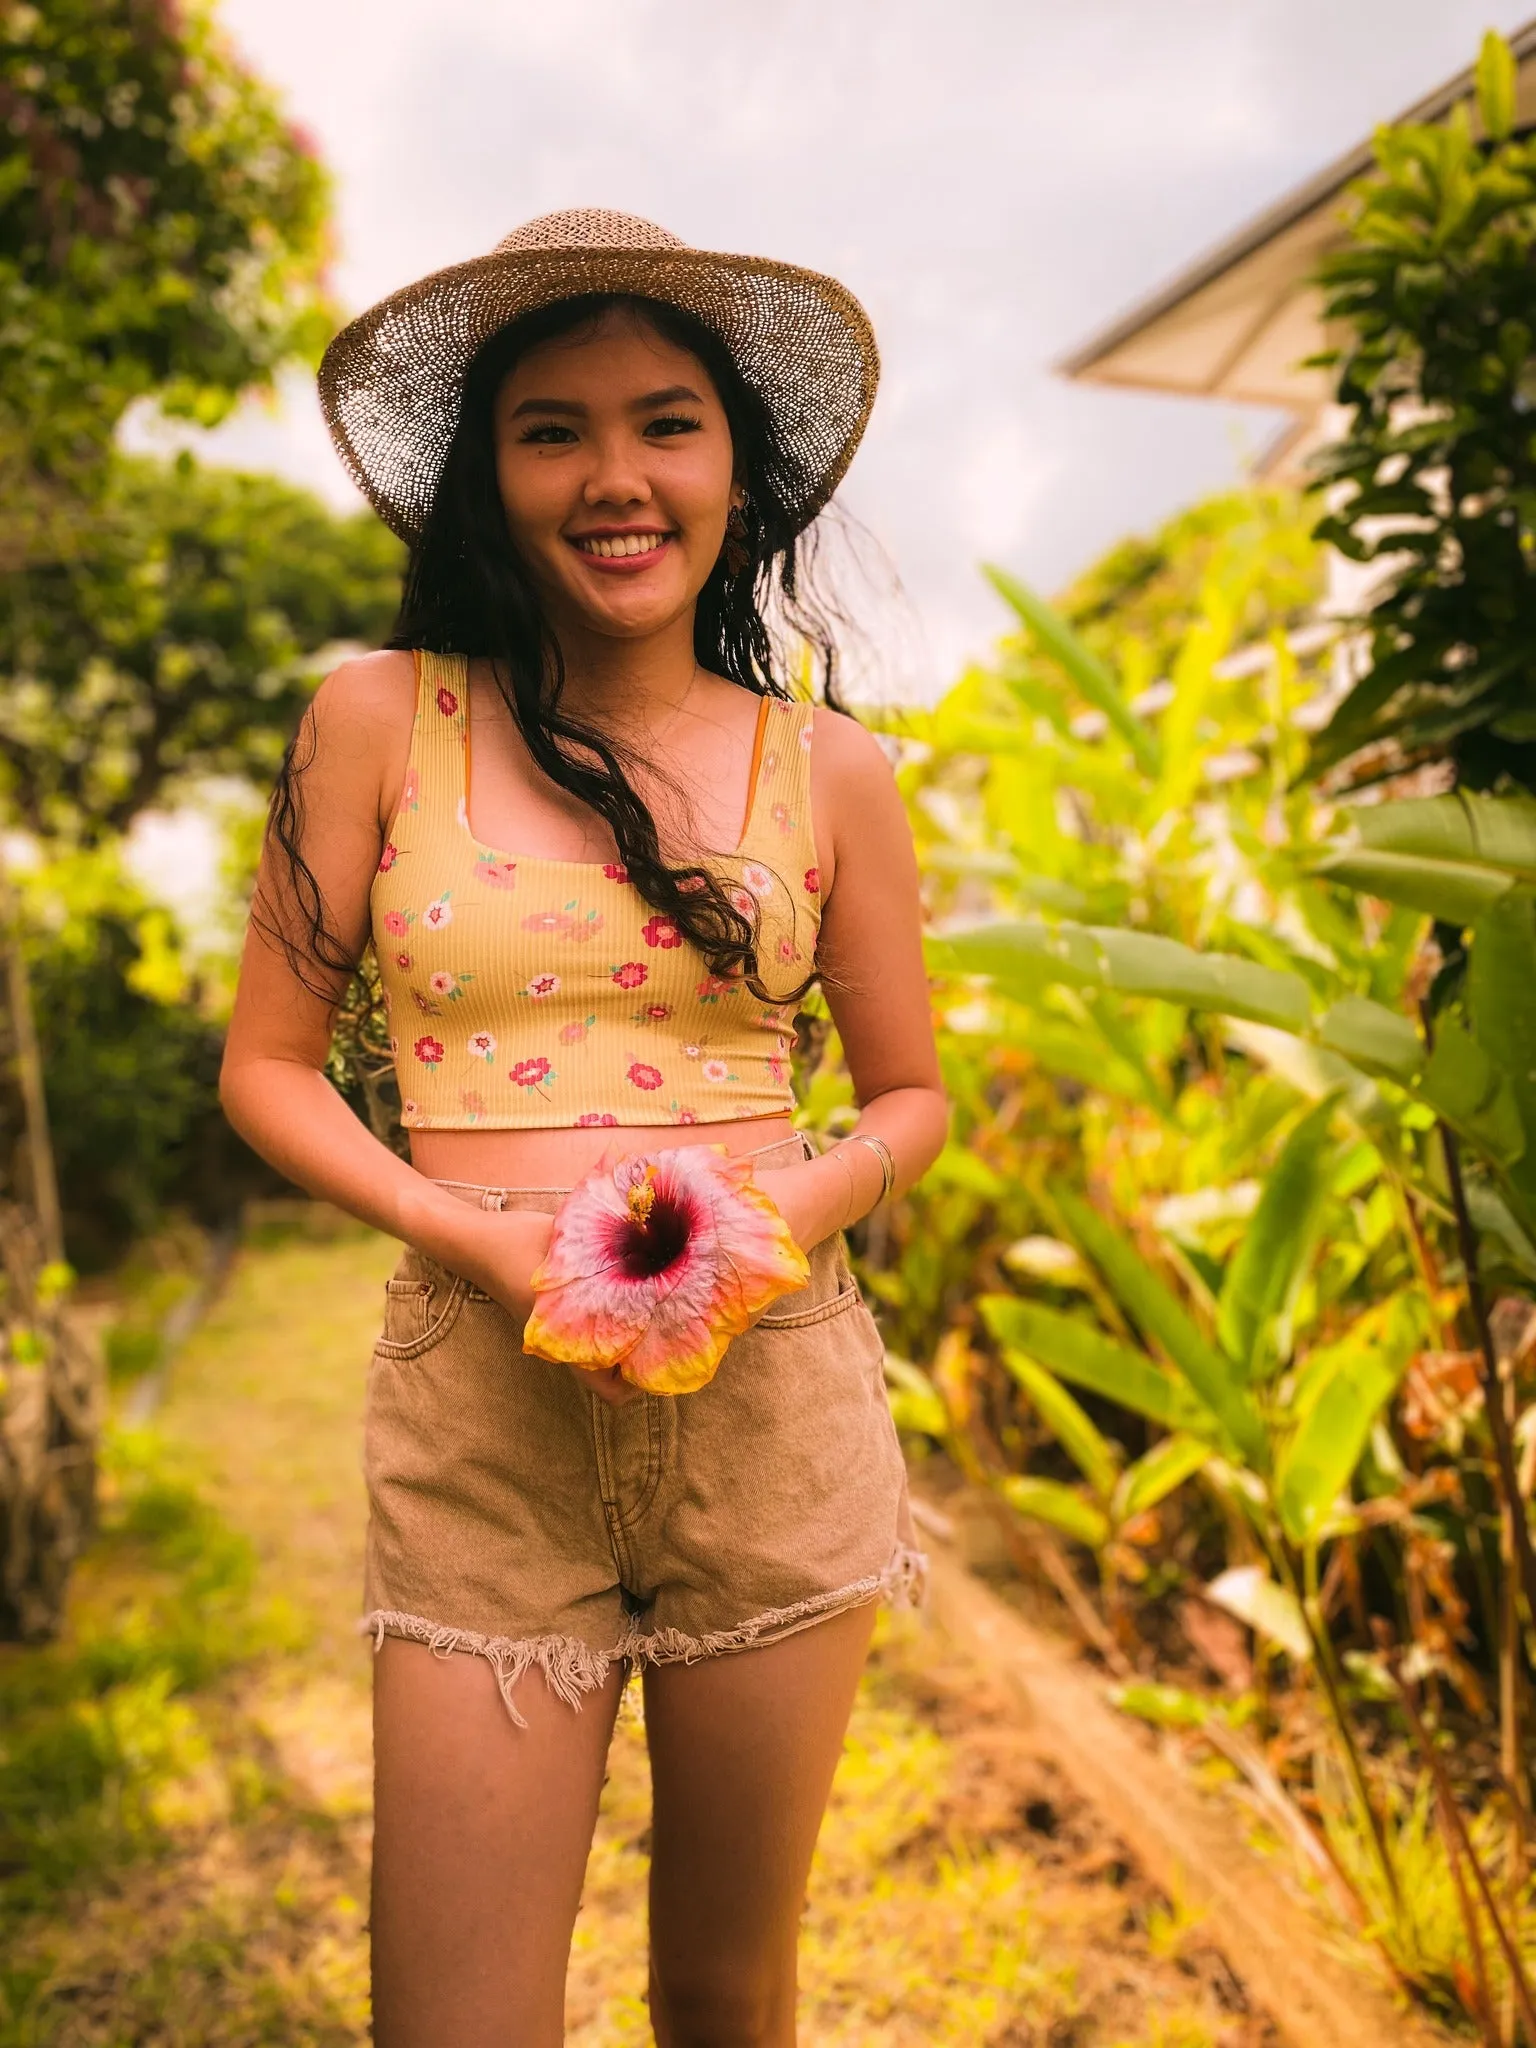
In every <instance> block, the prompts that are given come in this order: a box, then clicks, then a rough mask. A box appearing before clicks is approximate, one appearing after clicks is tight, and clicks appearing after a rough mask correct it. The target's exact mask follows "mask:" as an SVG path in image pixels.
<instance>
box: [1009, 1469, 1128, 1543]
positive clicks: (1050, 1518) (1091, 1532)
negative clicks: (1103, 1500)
mask: <svg viewBox="0 0 1536 2048" xmlns="http://www.w3.org/2000/svg"><path fill="white" fill-rule="evenodd" d="M997 1490H998V1492H999V1493H1000V1494H1001V1496H1002V1497H1003V1499H1004V1500H1005V1501H1007V1503H1008V1505H1009V1507H1011V1508H1012V1509H1013V1511H1014V1512H1015V1514H1020V1515H1028V1516H1029V1517H1030V1519H1031V1520H1032V1521H1036V1522H1048V1523H1049V1524H1050V1525H1051V1527H1052V1528H1053V1529H1059V1530H1060V1531H1061V1532H1062V1534H1063V1535H1064V1536H1070V1537H1072V1538H1073V1540H1074V1541H1075V1542H1078V1543H1084V1544H1086V1545H1087V1546H1088V1548H1089V1549H1090V1550H1102V1549H1103V1547H1104V1545H1105V1544H1106V1543H1107V1542H1108V1541H1109V1536H1110V1529H1109V1517H1108V1516H1107V1515H1106V1514H1105V1513H1104V1512H1103V1510H1102V1509H1100V1508H1096V1507H1095V1506H1094V1504H1093V1502H1092V1501H1091V1500H1085V1499H1084V1498H1083V1496H1082V1494H1080V1493H1079V1492H1077V1490H1076V1489H1075V1488H1074V1487H1071V1486H1063V1485H1062V1484H1061V1483H1060V1481H1059V1480H1055V1479H1029V1478H1025V1477H1022V1476H1015V1477H1014V1478H1012V1479H1003V1480H1000V1481H999V1482H998V1489H997Z"/></svg>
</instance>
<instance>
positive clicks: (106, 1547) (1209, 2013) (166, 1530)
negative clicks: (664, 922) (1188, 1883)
mask: <svg viewBox="0 0 1536 2048" xmlns="http://www.w3.org/2000/svg"><path fill="white" fill-rule="evenodd" d="M396 1251H397V1247H396V1246H394V1245H393V1244H392V1243H390V1242H388V1241H386V1240H383V1239H380V1238H377V1237H373V1236H371V1235H365V1234H363V1233H361V1232H356V1233H351V1234H344V1235H342V1236H340V1237H338V1238H336V1239H335V1240H334V1241H332V1242H327V1243H317V1242H310V1241H307V1240H303V1239H299V1238H289V1239H286V1240H283V1239H278V1240H276V1241H271V1242H267V1243H264V1244H261V1243H256V1244H252V1245H250V1246H249V1247H247V1249H246V1250H245V1251H244V1252H243V1253H242V1254H241V1256H240V1258H239V1260H238V1261H237V1263H236V1266H235V1268H234V1271H233V1273H232V1275H231V1278H230V1280H229V1283H228V1285H227V1287H226V1289H225V1291H224V1293H223V1296H222V1298H221V1300H220V1301H219V1303H218V1304H217V1305H216V1307H215V1308H214V1310H213V1312H212V1313H211V1314H210V1315H209V1316H208V1318H207V1320H206V1321H205V1322H204V1323H203V1324H202V1326H201V1327H200V1329H199V1330H198V1332H197V1333H196V1335H195V1336H194V1338H193V1339H192V1341H191V1342H190V1343H189V1345H188V1346H187V1348H186V1349H185V1350H184V1351H183V1352H182V1353H181V1354H180V1356H179V1357H178V1358H177V1360H176V1363H175V1366H174V1368H173V1372H172V1378H171V1388H170V1393H169V1396H168V1398H167V1400H166V1402H165V1404H164V1405H163V1407H162V1408H161V1410H160V1411H159V1413H158V1415H157V1416H156V1418H155V1426H154V1428H153V1430H152V1431H147V1432H142V1433H138V1434H119V1435H117V1436H116V1437H115V1438H114V1439H113V1442H112V1444H111V1446H110V1450H109V1456H108V1469H107V1474H106V1478H105V1483H104V1509H105V1512H104V1526H103V1530H102V1534H101V1537H100V1539H99V1541H98V1542H97V1544H96V1546H95V1548H94V1550H93V1552H92V1554H91V1555H90V1557H89V1558H88V1559H87V1560H86V1562H85V1564H84V1566H83V1568H82V1569H81V1571H80V1572H79V1574H78V1576H77V1581H76V1584H75V1587H74V1591H73V1596H72V1603H71V1611H70V1618H69V1625H68V1628H67V1631H66V1633H65V1635H64V1637H63V1638H62V1639H61V1641H60V1642H59V1643H57V1644H56V1645H53V1646H51V1647H49V1648H47V1649H43V1650H20V1649H14V1648H11V1649H5V1650H0V2048H87V2044H89V2048H255V2044H273V2048H278V2044H281V2048H344V2044H353V2043H359V2042H365V2041H367V2039H368V1980H367V1936H366V1927H365V1921H366V1910H367V1903H366V1902H367V1889H368V1854H369V1791H370V1760H369V1726H368V1723H369V1716H368V1685H369V1656H370V1652H369V1649H368V1646H367V1644H366V1643H365V1642H363V1641H361V1640H360V1639H359V1638H358V1637H357V1636H356V1634H355V1633H354V1628H353V1623H354V1617H355V1616H356V1614H357V1611H358V1606H359V1599H360V1592H361V1583H362V1540H363V1521H364V1500H363V1489H362V1480H361V1476H360V1471H359V1446H360V1427H359V1418H360V1413H361V1402H362V1387H363V1377H364V1373H365V1370H366V1367H367V1361H368V1354H369V1348H370V1344H371V1341H372V1338H373V1335H374V1334H375V1332H376V1330H377V1327H378V1322H379V1311H380V1303H381V1297H382V1290H383V1282H384V1280H385V1277H386V1275H387V1274H388V1273H389V1271H390V1270H391V1268H392V1266H393V1264H394V1260H395V1256H396ZM638 1705H639V1689H638V1686H632V1687H631V1688H630V1690H629V1693H628V1695H627V1697H626V1704H625V1707H624V1710H623V1712H622V1714H621V1716H620V1720H619V1725H618V1727H617V1730H616V1732H615V1736H614V1742H613V1748H612V1752H611V1755H610V1767H609V1776H608V1781H607V1785H606V1788H605V1791H604V1795H603V1803H602V1813H601V1817H600V1820H599V1825H598V1833H597V1838H596V1841H595V1843H594V1845H593V1851H592V1857H591V1861H590V1864H589V1866H588V1872H587V1883H586V1890H585V1894H584V1897H583V1902H582V1909H581V1913H580V1916H579V1918H578V1921H577V1927H576V1934H575V1941H574V1945H573V1950H572V1957H571V1968H570V1976H569V1983H568V1993H567V2039H568V2041H570V2042H571V2043H574V2044H579V2048H631V2044H633V2048H644V2044H646V2043H649V2042H650V2040H651V2033H650V2027H649V2024H648V2021H647V2017H646V2008H645V2002H644V1990H645V1873H646V1843H647V1839H648V1829H649V1819H650V1814H649V1779H648V1773H647V1766H646V1755H645V1737H644V1729H643V1726H642V1724H641V1720H640V1716H639V1712H638ZM800 1978H801V1989H802V1999H801V2020H800V2030H801V2039H802V2042H803V2043H805V2044H807V2048H932V2044H934V2043H954V2044H957V2048H959V2044H963V2048H983V2044H986V2048H1267V2044H1270V2043H1272V2042H1274V2041H1275V2039H1276V2038H1277V2037H1276V2036H1275V2035H1274V2034H1273V2032H1272V2030H1271V2028H1270V2026H1269V2024H1268V2022H1267V2021H1265V2020H1264V2019H1263V2018H1262V2016H1260V2015H1257V2014H1252V2013H1250V2012H1249V2011H1248V2010H1247V2007H1246V2001H1245V1999H1244V1995H1243V1991H1242V1986H1241V1984H1240V1983H1239V1981H1238V1979H1237V1978H1236V1977H1235V1976H1234V1975H1233V1973H1232V1971H1231V1970H1230V1968H1228V1966H1227V1964H1226V1963H1225V1962H1224V1961H1223V1960H1222V1958H1221V1957H1220V1956H1218V1955H1216V1954H1215V1953H1214V1952H1213V1951H1212V1950H1211V1949H1210V1948H1209V1947H1208V1946H1207V1945H1205V1944H1204V1943H1203V1941H1202V1938H1201V1932H1200V1928H1199V1926H1198V1924H1194V1923H1192V1922H1191V1920H1190V1918H1189V1916H1188V1915H1186V1914H1184V1913H1183V1912H1181V1911H1180V1909H1179V1907H1178V1904H1177V1902H1170V1901H1168V1900H1167V1899H1164V1898H1162V1897H1160V1896H1159V1895H1158V1894H1157V1893H1156V1892H1155V1891H1154V1890H1153V1889H1152V1888H1151V1887H1150V1886H1148V1885H1147V1884H1146V1883H1145V1882H1144V1881H1143V1880H1142V1879H1141V1878H1140V1877H1139V1875H1138V1874H1137V1873H1136V1872H1135V1871H1134V1870H1132V1869H1130V1868H1129V1867H1128V1865H1127V1862H1126V1859H1125V1857H1124V1856H1123V1854H1122V1853H1121V1851H1120V1849H1119V1846H1118V1845H1117V1844H1116V1843H1115V1842H1114V1841H1113V1840H1112V1839H1110V1838H1108V1837H1106V1836H1105V1835H1104V1833H1103V1831H1102V1829H1101V1828H1100V1826H1099V1824H1098V1823H1097V1822H1096V1820H1095V1819H1094V1817H1093V1816H1092V1815H1091V1814H1090V1813H1088V1812H1087V1811H1086V1810H1085V1809H1084V1808H1083V1807H1082V1806H1081V1805H1080V1804H1079V1803H1078V1802H1076V1801H1075V1800H1074V1798H1073V1797H1072V1795H1071V1794H1070V1792H1069V1791H1068V1790H1067V1788H1065V1787H1064V1786H1063V1785H1062V1783H1061V1782H1060V1781H1059V1779H1058V1778H1057V1777H1056V1776H1055V1775H1054V1773H1053V1772H1052V1770H1051V1769H1050V1767H1049V1766H1048V1765H1047V1764H1046V1763H1044V1762H1043V1761H1042V1760H1041V1759H1040V1758H1039V1757H1037V1756H1036V1755H1035V1754H1034V1753H1033V1751H1032V1748H1031V1744H1030V1740H1029V1736H1028V1733H1027V1730H1025V1729H1023V1728H1021V1727H1020V1725H1019V1722H1018V1715H1017V1710H1016V1709H1015V1708H1014V1707H1013V1705H1012V1704H1011V1702H1010V1700H1009V1699H1008V1697H1007V1696H1005V1695H1004V1694H1003V1693H1002V1692H1001V1691H1000V1690H999V1689H998V1688H997V1687H996V1686H995V1684H994V1683H993V1682H992V1681H991V1680H990V1679H989V1677H988V1676H987V1674H986V1673H985V1672H984V1671H981V1670H979V1669H977V1668H976V1667H974V1666H972V1665H969V1664H967V1663H965V1662H963V1661H962V1660H960V1659H958V1658H957V1657H956V1655H955V1654H954V1652H953V1651H952V1649H951V1648H950V1647H949V1646H948V1645H947V1644H946V1643H945V1642H944V1641H943V1640H942V1638H940V1637H939V1636H938V1635H937V1634H936V1632H934V1631H933V1630H932V1628H931V1627H930V1626H929V1625H928V1624H927V1623H926V1622H925V1621H924V1620H923V1619H921V1618H920V1617H916V1616H912V1615H907V1614H893V1613H890V1612H885V1613H882V1615H881V1616H880V1619H879V1623H878V1626H877V1630H876V1636H875V1644H874V1648H873V1651H872V1653H871V1657H870V1661H869V1665H868V1669H867V1672H866V1676H865V1680H864V1684H863V1687H862V1689H861V1693H860V1696H859V1700H858V1704H857V1706H856V1709H855V1712H854V1717H853V1721H852V1725H851V1727H850V1729H849V1734H848V1740H847V1746H846V1750H845V1753H844V1757H843V1761H842V1764H841V1767H840V1769H839V1773H838V1777H837V1782H836V1784H835V1786H834V1790H833V1797H832V1805H831V1808H830V1810H829V1813H828V1818H827V1822H826V1825H825V1827H824V1829H823V1833H822V1839H821V1844H820V1847H819V1849H818V1853H817V1860H816V1866H815V1870H814V1872H813V1875H812V1880H811V1887H810V1897H809V1901H808V1904H807V1908H806V1915H805V1923H804V1936H803V1942H802V1952H801V1972H800ZM444 2048H450V2044H444Z"/></svg>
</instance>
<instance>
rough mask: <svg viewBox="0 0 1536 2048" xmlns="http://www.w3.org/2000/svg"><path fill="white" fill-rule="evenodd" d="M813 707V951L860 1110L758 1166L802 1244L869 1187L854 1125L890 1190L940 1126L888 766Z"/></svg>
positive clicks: (918, 950)
mask: <svg viewBox="0 0 1536 2048" xmlns="http://www.w3.org/2000/svg"><path fill="white" fill-rule="evenodd" d="M815 718H816V724H815V731H814V734H813V746H812V749H811V764H812V766H811V809H812V818H813V823H814V829H815V836H816V854H817V866H818V868H819V870H820V878H821V884H822V918H821V935H820V939H819V941H818V944H817V948H816V958H817V963H818V966H819V968H820V971H821V978H822V992H823V994H824V995H825V997H826V999H827V1007H828V1009H829V1010H830V1011H831V1013H832V1021H833V1023H834V1024H835V1025H836V1026H837V1031H838V1036H839V1037H840V1039H841V1040H842V1046H843V1057H844V1058H845V1060H846V1061H847V1064H848V1072H849V1075H850V1077H851V1079H852V1081H853V1092H854V1100H855V1101H856V1102H857V1103H858V1105H859V1120H858V1123H857V1124H856V1125H855V1126H854V1131H853V1133H852V1134H851V1135H850V1136H849V1137H847V1138H844V1139H842V1140H840V1141H839V1143H838V1144H836V1145H834V1146H832V1147H831V1149H830V1150H829V1151H826V1152H824V1153H822V1154H821V1156H820V1157H819V1158H817V1159H810V1160H807V1161H806V1162H805V1163H804V1164H803V1165H800V1166H791V1167H786V1168H781V1169H780V1170H779V1171H777V1172H766V1173H762V1174H759V1175H758V1176H757V1178H758V1180H759V1182H760V1184H761V1185H762V1187H763V1188H764V1190H765V1191H766V1192H767V1193H768V1194H769V1195H771V1197H772V1198H773V1201H774V1202H775V1204H776V1205H777V1207H778V1208H779V1210H780V1212H781V1213H782V1215H783V1216H784V1219H785V1221H786V1222H787V1223H788V1225H789V1227H790V1230H791V1232H792V1233H793V1235H794V1238H795V1240H796V1242H797V1243H798V1244H800V1245H802V1246H804V1247H807V1248H808V1247H810V1246H811V1245H813V1244H818V1243H819V1242H820V1241H821V1239H822V1238H824V1237H828V1236H830V1235H831V1233H832V1232H833V1231H835V1230H839V1229H843V1228H846V1226H847V1225H848V1224H850V1223H856V1222H857V1221H858V1219H859V1218H860V1217H861V1216H867V1215H868V1214H869V1212H870V1210H871V1209H873V1208H874V1207H875V1205H876V1203H877V1202H879V1201H880V1199H881V1194H882V1188H883V1185H884V1176H883V1170H882V1167H881V1163H880V1159H879V1155H878V1153H877V1152H876V1150H875V1148H874V1147H873V1146H870V1145H862V1144H860V1143H859V1142H858V1138H859V1137H860V1136H866V1137H872V1138H880V1139H882V1140H883V1141H884V1142H885V1144H886V1145H887V1146H888V1147H889V1148H890V1153H891V1158H892V1161H893V1163H894V1165H895V1168H896V1179H895V1183H894V1186H893V1189H892V1192H893V1193H895V1194H900V1193H902V1192H904V1191H905V1190H906V1189H907V1188H909V1187H910V1186H911V1185H912V1183H913V1182H914V1181H915V1180H917V1179H918V1178H919V1177H920V1176H921V1175H922V1174H924V1173H925V1172H926V1171H927V1169H928V1168H929V1167H930V1166H931V1165H932V1164H933V1162H934V1160H935V1159H936V1158H937V1157H938V1155H939V1153H940V1151H941V1150H942V1149H943V1145H944V1140H945V1136H946V1135H947V1132H948V1129H949V1103H948V1100H947V1099H946V1097H945V1093H944V1085H943V1081H942V1079H941V1077H940V1073H939V1056H938V1050H937V1048H936V1046H935V1045H934V1040H933V1022H932V1016H931V1012H930V1009H929V1002H928V977H927V972H926V970H925V968H924V964H923V945H922V904H921V899H920V894H919V886H918V869H917V855H916V852H915V850H914V848H913V845H912V831H911V827H910V826H909V825H908V823H907V814H906V810H905V807H904V806H903V804H902V800H901V796H900V793H899V791H898V790H897V787H896V778H895V776H894V775H893V774H892V772H891V766H890V763H889V762H888V761H887V759H886V757H885V753H884V750H883V749H882V748H881V746H880V743H879V741H878V740H876V739H875V738H874V736H873V735H872V734H870V733H867V732H866V731H865V730H864V728H863V727H862V726H861V725H859V724H857V723H856V721H855V720H853V719H851V718H845V717H843V716H842V715H841V714H840V713H838V712H835V711H823V710H818V711H817V712H816V714H815Z"/></svg>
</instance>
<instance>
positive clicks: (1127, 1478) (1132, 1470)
mask: <svg viewBox="0 0 1536 2048" xmlns="http://www.w3.org/2000/svg"><path fill="white" fill-rule="evenodd" d="M1210 1459H1211V1446H1210V1445H1209V1444H1208V1443H1202V1442H1201V1441H1200V1439H1199V1438H1198V1437H1193V1436H1170V1437H1164V1439H1163V1441H1162V1442H1161V1443H1160V1444H1154V1445H1153V1447H1152V1449H1151V1450H1150V1451H1148V1452H1147V1453H1146V1455H1145V1456H1144V1457H1141V1458H1138V1459H1137V1460H1136V1462H1135V1464H1134V1465H1132V1466H1130V1467H1129V1468H1128V1469H1127V1470H1126V1471H1124V1472H1122V1473H1121V1475H1120V1481H1119V1484H1118V1485H1117V1486H1116V1488H1115V1492H1114V1497H1113V1499H1112V1500H1111V1502H1110V1513H1111V1515H1112V1517H1113V1519H1114V1521H1115V1522H1116V1523H1117V1524H1119V1523H1121V1522H1128V1521H1130V1520H1131V1518H1132V1516H1134V1515H1141V1514H1145V1513H1146V1511H1147V1509H1148V1508H1155V1507H1156V1506H1157V1504H1158V1502H1159V1501H1160V1500H1166V1499H1167V1498H1168V1496H1169V1494H1170V1493H1174V1492H1176V1491H1177V1490H1178V1488H1179V1487H1181V1486H1182V1485H1183V1484H1184V1482H1185V1480H1186V1479H1192V1478H1193V1477H1194V1475H1195V1473H1197V1472H1198V1471H1199V1470H1200V1468H1201V1466H1202V1465H1206V1464H1208V1463H1209V1462H1210Z"/></svg>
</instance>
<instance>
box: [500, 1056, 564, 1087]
mask: <svg viewBox="0 0 1536 2048" xmlns="http://www.w3.org/2000/svg"><path fill="white" fill-rule="evenodd" d="M553 1072H554V1069H553V1068H552V1067H551V1066H550V1064H549V1061H548V1060H547V1059H545V1058H544V1057H543V1056H542V1054H541V1055H540V1056H539V1057H538V1058H537V1059H531V1060H519V1061H518V1063H517V1065H516V1066H515V1067H514V1068H513V1069H512V1071H511V1072H510V1073H509V1074H508V1075H507V1079H508V1080H509V1081H511V1082H513V1083H514V1084H515V1086H517V1087H519V1088H537V1087H538V1085H539V1083H540V1082H541V1081H542V1080H543V1079H544V1078H545V1076H546V1075H548V1074H552V1073H553Z"/></svg>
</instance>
